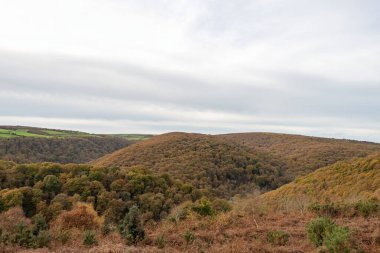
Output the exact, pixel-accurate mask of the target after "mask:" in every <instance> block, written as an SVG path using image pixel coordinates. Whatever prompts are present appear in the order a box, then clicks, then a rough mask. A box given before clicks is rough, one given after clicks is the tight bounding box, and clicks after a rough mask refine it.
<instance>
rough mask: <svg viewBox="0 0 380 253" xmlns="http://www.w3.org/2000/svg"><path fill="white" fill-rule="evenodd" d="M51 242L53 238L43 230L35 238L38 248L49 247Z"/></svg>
mask: <svg viewBox="0 0 380 253" xmlns="http://www.w3.org/2000/svg"><path fill="white" fill-rule="evenodd" d="M50 242H51V237H50V234H49V232H48V231H46V230H42V231H40V232H39V233H38V235H37V236H36V238H35V244H36V246H37V247H38V248H43V247H48V246H49V245H50Z"/></svg>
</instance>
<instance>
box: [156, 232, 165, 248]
mask: <svg viewBox="0 0 380 253" xmlns="http://www.w3.org/2000/svg"><path fill="white" fill-rule="evenodd" d="M165 245H166V241H165V237H164V236H163V235H159V236H158V237H157V238H156V246H157V248H159V249H163V248H165Z"/></svg>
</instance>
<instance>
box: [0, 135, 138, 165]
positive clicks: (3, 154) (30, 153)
mask: <svg viewBox="0 0 380 253" xmlns="http://www.w3.org/2000/svg"><path fill="white" fill-rule="evenodd" d="M131 143H133V142H131V141H128V140H126V139H123V138H116V137H108V136H107V137H106V136H104V137H97V136H94V137H92V136H89V137H66V138H35V137H29V138H12V139H1V140H0V158H1V159H2V160H9V161H14V162H18V163H31V162H59V163H85V162H89V161H91V160H93V159H96V158H98V157H101V156H103V155H105V154H108V153H111V152H113V151H115V150H118V149H120V148H123V147H125V146H128V145H130V144H131Z"/></svg>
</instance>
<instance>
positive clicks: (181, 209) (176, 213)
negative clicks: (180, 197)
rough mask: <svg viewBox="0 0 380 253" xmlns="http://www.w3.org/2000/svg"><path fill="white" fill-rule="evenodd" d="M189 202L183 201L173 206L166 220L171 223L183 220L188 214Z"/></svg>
mask: <svg viewBox="0 0 380 253" xmlns="http://www.w3.org/2000/svg"><path fill="white" fill-rule="evenodd" d="M191 205H192V204H191V202H190V203H188V202H185V203H183V204H182V205H180V206H177V207H174V208H173V210H172V211H171V213H170V215H169V216H168V220H169V221H171V222H173V223H178V222H179V221H181V220H185V219H186V217H187V216H188V215H189V208H190V207H191Z"/></svg>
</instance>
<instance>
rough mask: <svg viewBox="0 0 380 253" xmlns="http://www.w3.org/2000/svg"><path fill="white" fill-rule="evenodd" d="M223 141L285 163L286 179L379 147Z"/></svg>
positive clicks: (259, 138)
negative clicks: (268, 154) (245, 147)
mask: <svg viewBox="0 0 380 253" xmlns="http://www.w3.org/2000/svg"><path fill="white" fill-rule="evenodd" d="M220 137H222V138H223V139H225V140H228V141H233V142H236V143H239V144H242V145H244V146H247V147H249V148H250V149H251V150H253V151H254V152H256V153H258V152H264V153H270V154H271V156H272V158H273V159H276V160H278V161H281V162H283V163H285V166H284V168H285V169H286V172H284V173H285V174H287V175H288V176H289V178H290V179H294V178H295V177H296V176H299V175H306V174H308V173H310V172H312V171H315V170H316V169H319V168H321V167H324V166H328V165H331V164H334V163H335V162H337V161H343V160H347V159H351V158H354V157H365V156H367V155H369V154H372V153H374V152H379V151H380V144H376V143H370V142H360V141H351V140H338V139H328V138H317V137H308V136H301V135H289V134H275V133H236V134H225V135H220Z"/></svg>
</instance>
